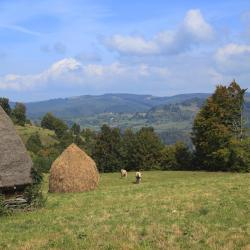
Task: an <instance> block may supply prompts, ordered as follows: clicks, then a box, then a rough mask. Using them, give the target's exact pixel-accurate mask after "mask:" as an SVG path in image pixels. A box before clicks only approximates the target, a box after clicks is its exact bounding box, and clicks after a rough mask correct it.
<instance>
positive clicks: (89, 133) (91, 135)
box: [81, 128, 97, 155]
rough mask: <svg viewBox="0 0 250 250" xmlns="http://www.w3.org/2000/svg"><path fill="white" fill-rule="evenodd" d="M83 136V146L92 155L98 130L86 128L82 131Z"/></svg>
mask: <svg viewBox="0 0 250 250" xmlns="http://www.w3.org/2000/svg"><path fill="white" fill-rule="evenodd" d="M81 138H83V148H84V150H86V152H87V153H88V154H89V155H92V153H93V150H94V147H95V144H96V138H97V135H96V132H95V131H93V130H91V129H89V128H85V129H83V130H82V131H81Z"/></svg>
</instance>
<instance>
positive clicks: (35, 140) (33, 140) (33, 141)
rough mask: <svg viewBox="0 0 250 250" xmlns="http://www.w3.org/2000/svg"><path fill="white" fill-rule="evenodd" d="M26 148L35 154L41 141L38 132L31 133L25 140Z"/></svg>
mask: <svg viewBox="0 0 250 250" xmlns="http://www.w3.org/2000/svg"><path fill="white" fill-rule="evenodd" d="M26 148H27V149H28V150H29V151H31V152H33V153H35V154H36V153H38V151H39V150H41V149H42V142H41V140H40V136H39V134H38V133H35V134H32V135H31V136H30V137H29V139H28V140H27V142H26Z"/></svg>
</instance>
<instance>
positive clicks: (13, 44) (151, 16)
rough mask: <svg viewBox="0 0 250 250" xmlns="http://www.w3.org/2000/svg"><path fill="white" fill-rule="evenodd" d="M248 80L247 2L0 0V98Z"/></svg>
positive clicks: (162, 91) (189, 87) (205, 88)
mask: <svg viewBox="0 0 250 250" xmlns="http://www.w3.org/2000/svg"><path fill="white" fill-rule="evenodd" d="M234 78H235V79H236V81H238V82H239V83H240V84H241V85H242V86H243V87H250V1H248V0H239V1H232V0H221V1H214V0H210V1H201V0H200V1H198V0H185V1H180V0H176V1H167V0H154V1H153V0H133V1H132V0H126V1H114V0H113V1H111V0H92V1H90V0H89V1H87V0H67V1H66V0H43V1H33V0H12V1H9V0H0V96H7V97H9V98H10V99H11V100H18V101H36V100H45V99H51V98H58V97H67V96H77V95H84V94H102V93H117V92H119V93H137V94H152V95H157V96H166V95H173V94H181V93H191V92H211V91H213V89H214V87H215V85H216V84H219V83H221V84H227V83H229V82H230V81H231V80H232V79H234Z"/></svg>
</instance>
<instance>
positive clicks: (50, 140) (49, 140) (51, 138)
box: [15, 125, 57, 145]
mask: <svg viewBox="0 0 250 250" xmlns="http://www.w3.org/2000/svg"><path fill="white" fill-rule="evenodd" d="M15 127H16V130H17V133H18V134H19V135H20V137H21V138H22V140H23V142H24V143H26V142H27V140H28V139H29V137H30V136H31V135H32V134H35V133H38V134H39V136H40V139H41V142H42V144H43V145H53V144H55V143H57V140H56V139H55V133H54V131H51V130H49V129H44V128H40V127H37V126H31V125H25V126H24V127H22V126H15Z"/></svg>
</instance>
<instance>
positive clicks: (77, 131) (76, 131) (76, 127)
mask: <svg viewBox="0 0 250 250" xmlns="http://www.w3.org/2000/svg"><path fill="white" fill-rule="evenodd" d="M70 130H71V132H72V133H73V135H76V136H78V135H80V133H81V127H80V125H79V124H77V123H74V124H73V125H72V127H71V129H70Z"/></svg>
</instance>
